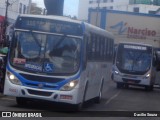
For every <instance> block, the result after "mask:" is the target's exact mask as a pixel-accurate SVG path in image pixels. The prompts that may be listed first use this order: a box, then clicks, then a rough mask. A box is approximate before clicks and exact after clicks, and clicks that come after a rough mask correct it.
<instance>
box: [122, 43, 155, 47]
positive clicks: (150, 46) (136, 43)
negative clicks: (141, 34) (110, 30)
mask: <svg viewBox="0 0 160 120" xmlns="http://www.w3.org/2000/svg"><path fill="white" fill-rule="evenodd" d="M119 44H132V45H143V46H148V47H153V46H152V45H150V44H145V43H134V42H120V43H119Z"/></svg>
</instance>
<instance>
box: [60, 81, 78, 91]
mask: <svg viewBox="0 0 160 120" xmlns="http://www.w3.org/2000/svg"><path fill="white" fill-rule="evenodd" d="M77 84H78V80H73V81H70V82H69V83H67V84H65V85H64V86H63V87H61V89H60V90H61V91H70V90H72V89H73V88H75V87H76V85H77Z"/></svg>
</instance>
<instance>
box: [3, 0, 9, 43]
mask: <svg viewBox="0 0 160 120" xmlns="http://www.w3.org/2000/svg"><path fill="white" fill-rule="evenodd" d="M9 5H10V3H9V1H8V0H6V11H5V21H4V43H3V45H4V46H6V44H7V36H6V32H7V31H6V30H7V27H8V6H9Z"/></svg>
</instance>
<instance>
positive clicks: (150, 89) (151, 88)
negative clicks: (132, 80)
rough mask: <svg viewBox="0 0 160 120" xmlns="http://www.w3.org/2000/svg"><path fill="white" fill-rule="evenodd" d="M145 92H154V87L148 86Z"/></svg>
mask: <svg viewBox="0 0 160 120" xmlns="http://www.w3.org/2000/svg"><path fill="white" fill-rule="evenodd" d="M145 90H146V91H153V85H150V86H148V85H146V86H145Z"/></svg>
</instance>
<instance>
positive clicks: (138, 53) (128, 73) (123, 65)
mask: <svg viewBox="0 0 160 120" xmlns="http://www.w3.org/2000/svg"><path fill="white" fill-rule="evenodd" d="M155 78H156V56H155V50H154V47H153V46H151V45H147V44H140V43H129V42H126V43H119V44H118V46H117V49H116V55H115V60H114V64H113V74H112V79H113V80H114V81H115V82H116V83H117V88H122V87H128V86H129V85H136V86H144V87H145V88H146V90H153V85H154V83H155Z"/></svg>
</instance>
